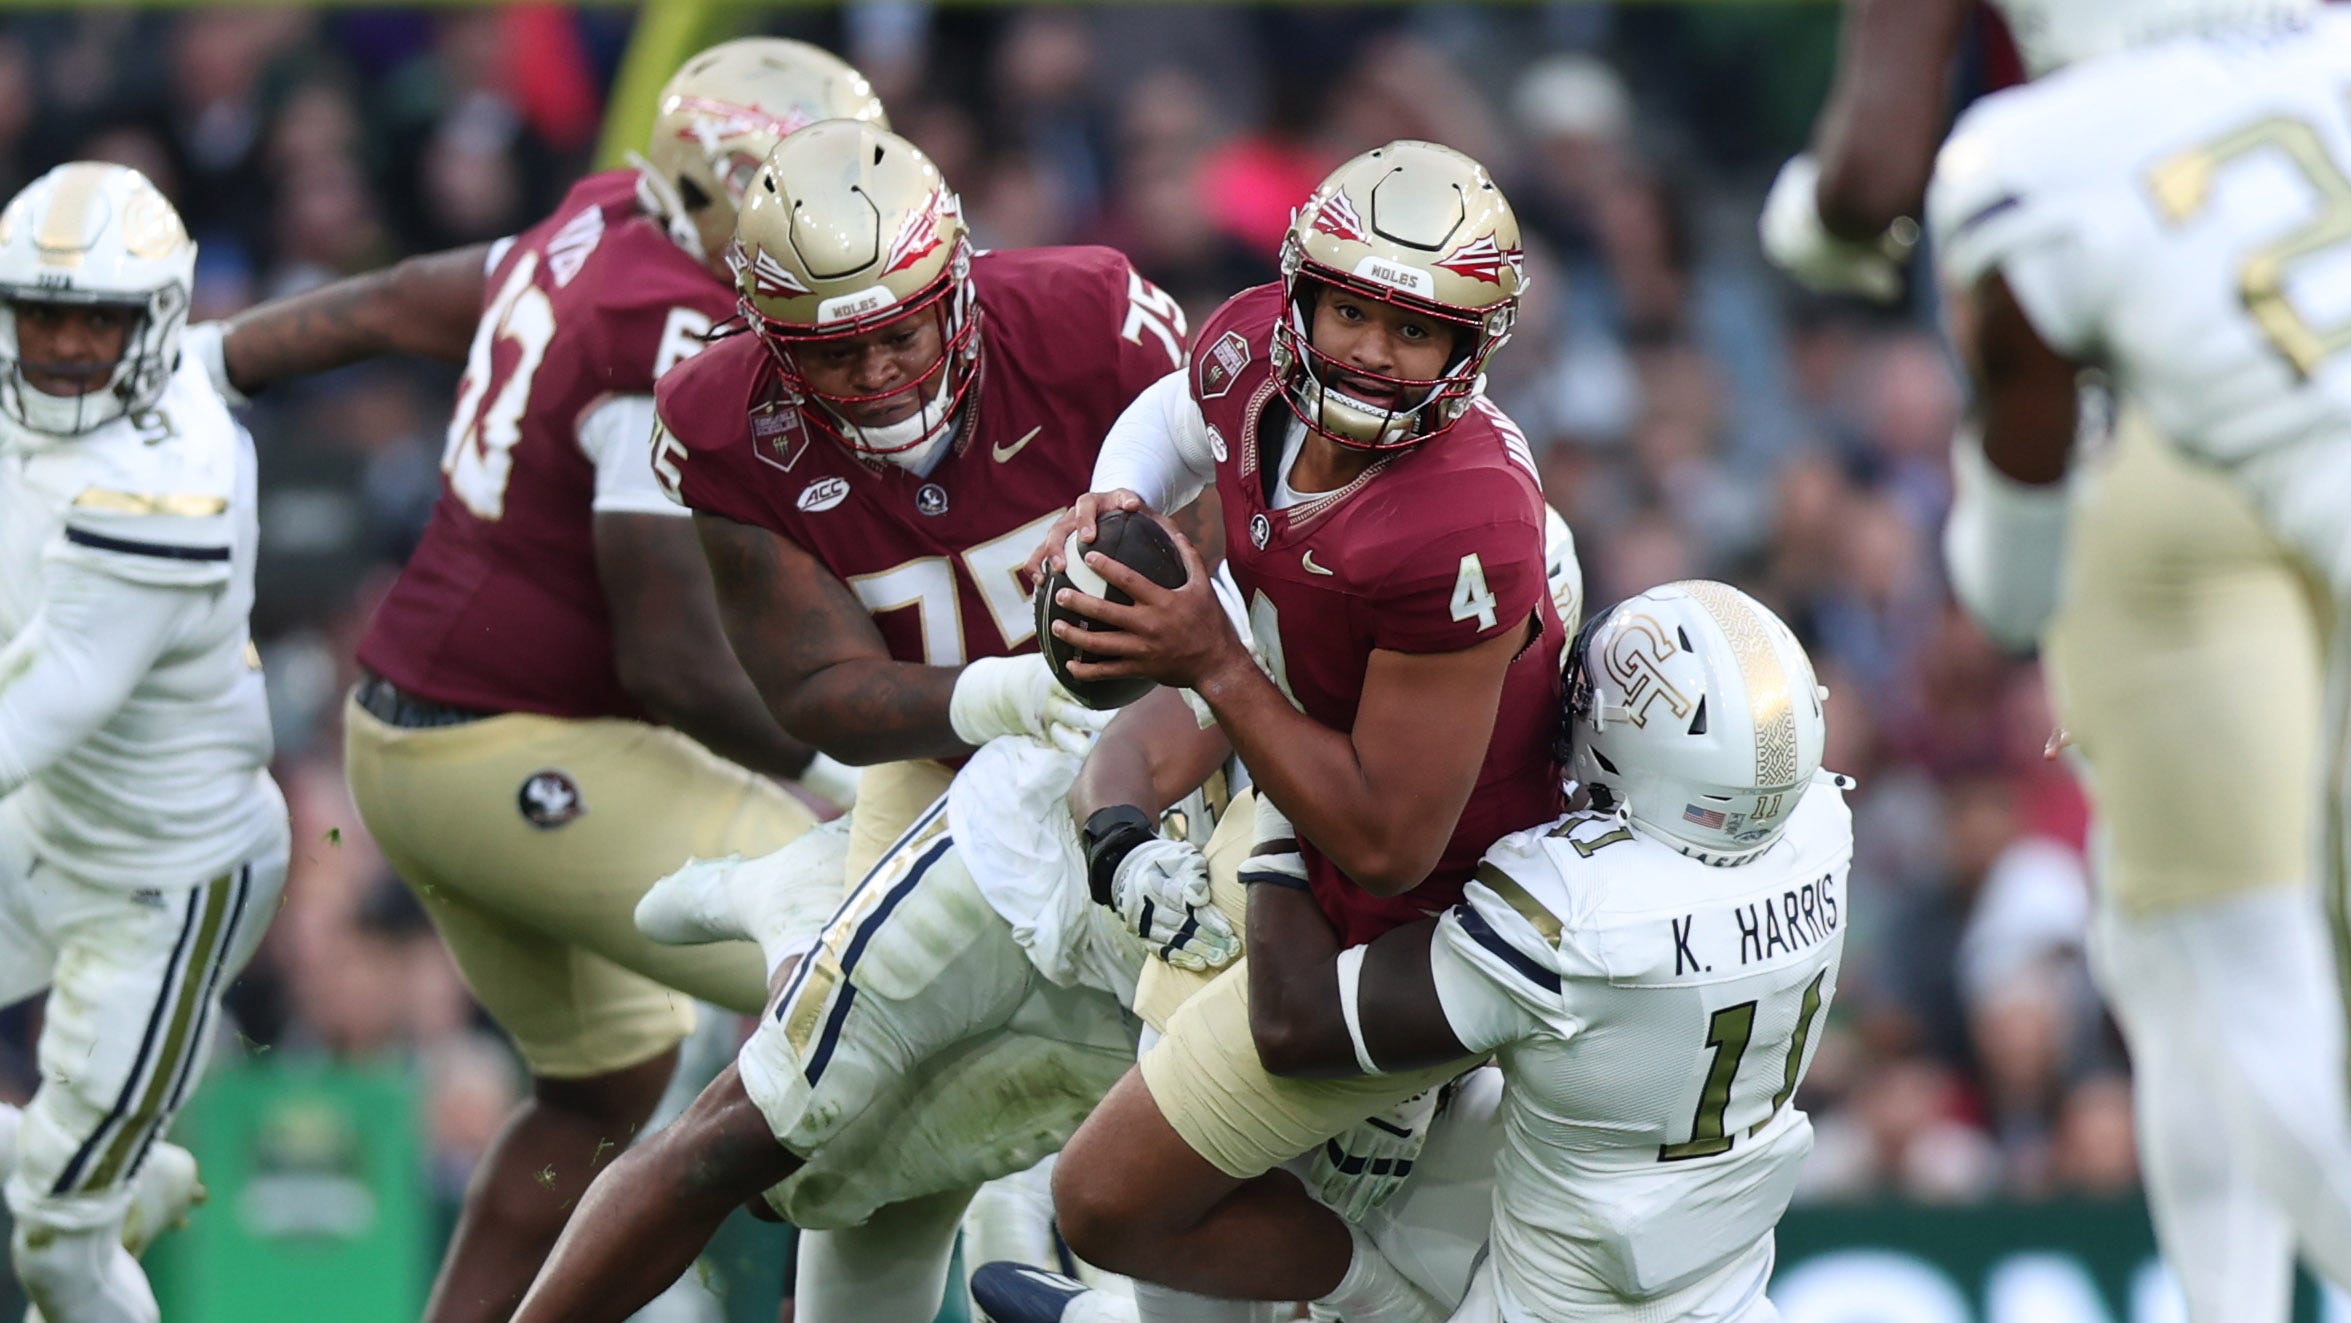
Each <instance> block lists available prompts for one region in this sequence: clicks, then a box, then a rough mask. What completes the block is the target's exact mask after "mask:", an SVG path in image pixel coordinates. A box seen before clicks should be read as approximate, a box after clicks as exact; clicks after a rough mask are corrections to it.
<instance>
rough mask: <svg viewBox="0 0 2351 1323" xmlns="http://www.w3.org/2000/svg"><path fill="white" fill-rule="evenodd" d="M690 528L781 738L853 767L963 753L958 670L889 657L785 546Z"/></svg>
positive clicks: (815, 571)
mask: <svg viewBox="0 0 2351 1323" xmlns="http://www.w3.org/2000/svg"><path fill="white" fill-rule="evenodd" d="M694 530H695V532H696V533H697V534H699V535H700V537H701V542H702V554H703V556H704V557H705V558H706V559H707V560H708V561H709V564H710V571H711V580H712V582H713V584H714V585H715V586H716V588H717V592H718V618H719V621H720V623H721V624H722V625H724V626H725V632H726V637H727V641H728V642H729V643H731V644H733V645H734V652H735V657H736V659H737V660H739V661H740V662H741V663H742V665H743V669H744V671H745V672H746V673H748V674H749V676H750V677H751V683H752V684H753V685H754V686H755V687H756V688H757V689H758V691H759V696H760V698H761V699H762V700H763V701H764V702H765V703H766V705H767V710H768V711H769V712H770V713H772V714H773V715H774V717H775V719H776V721H777V723H778V724H779V725H781V726H782V727H783V728H784V730H786V731H788V732H790V733H791V734H792V735H794V736H796V737H798V738H800V739H803V740H806V741H807V742H809V743H810V744H813V745H815V746H816V747H817V748H819V749H822V750H824V751H825V752H826V753H828V754H830V755H832V756H833V757H835V758H838V759H840V760H841V761H842V762H845V763H848V764H850V765H851V766H856V767H863V766H867V765H869V764H872V763H881V762H890V761H893V760H896V759H903V758H947V757H955V756H958V755H961V754H965V753H969V752H970V751H971V747H972V746H971V745H970V744H968V743H966V742H964V741H963V740H961V739H959V738H957V736H956V734H955V729H954V726H953V725H952V723H951V721H950V718H949V716H948V709H949V706H950V704H951V702H952V700H953V698H954V694H955V681H956V679H957V677H958V676H959V675H960V674H961V671H959V670H958V669H957V668H954V667H949V666H924V665H921V664H919V663H915V662H901V661H897V660H894V659H893V658H892V657H891V656H890V652H889V646H888V645H887V644H886V643H884V642H883V640H882V636H881V631H879V630H877V629H875V628H874V623H873V618H872V617H871V616H869V615H867V614H866V610H865V607H864V605H863V604H862V603H860V602H859V601H858V600H857V598H856V596H855V595H854V594H852V593H851V592H850V591H849V590H848V588H846V587H845V586H843V585H842V583H841V581H840V580H839V579H837V578H835V577H834V576H833V573H832V571H830V570H828V569H826V568H825V567H824V565H823V564H822V563H821V562H819V561H818V560H817V559H816V558H815V557H814V556H811V555H809V554H808V553H807V552H806V551H803V550H801V549H800V548H799V547H796V546H794V545H793V544H792V543H791V542H790V541H789V540H788V539H785V538H782V537H779V536H777V535H776V534H774V533H771V532H769V531H768V530H766V529H763V528H753V527H751V526H749V525H747V524H739V523H736V522H735V521H734V520H731V519H727V518H725V517H723V516H719V515H711V514H696V515H695V516H694ZM1038 665H1039V667H1040V669H1041V668H1042V665H1043V663H1042V662H1039V663H1038Z"/></svg>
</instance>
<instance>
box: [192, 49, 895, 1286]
mask: <svg viewBox="0 0 2351 1323" xmlns="http://www.w3.org/2000/svg"><path fill="white" fill-rule="evenodd" d="M842 116H852V117H858V118H863V119H870V120H877V121H878V120H879V119H881V118H882V108H881V105H880V103H879V102H878V101H876V100H875V98H874V96H873V92H872V90H871V88H870V87H869V86H868V85H867V84H866V81H865V79H864V78H863V77H862V76H860V75H859V74H858V73H857V72H856V71H855V70H854V69H851V68H850V67H849V66H847V65H846V64H843V63H842V62H840V61H839V60H837V59H835V58H833V57H832V56H830V55H828V54H826V53H824V52H822V51H819V50H816V49H815V48H813V47H809V46H804V45H801V44H799V43H797V42H789V41H778V40H769V39H764V38H762V39H751V40H744V41H735V42H728V43H726V44H724V45H721V46H717V47H714V48H712V49H710V50H707V51H704V52H702V53H700V54H698V55H696V56H695V57H693V58H692V59H691V60H689V61H687V62H686V64H685V66H684V67H683V68H682V69H681V70H680V71H679V72H678V73H677V75H676V76H675V77H673V78H672V79H671V80H670V82H669V84H668V86H667V87H665V88H664V89H663V91H662V94H661V102H660V115H659V118H658V119H657V121H656V123H655V125H654V130H653V137H652V142H651V144H650V145H649V147H648V149H647V153H646V157H645V158H644V159H643V160H641V161H639V162H638V166H637V169H635V170H633V171H612V172H609V173H605V174H598V175H593V176H591V177H589V178H588V179H586V180H584V181H582V182H581V183H580V184H578V185H577V186H576V187H575V188H573V190H572V192H571V194H570V196H569V197H567V198H566V199H565V200H564V203H563V205H562V206H561V207H560V208H559V209H557V211H556V212H555V213H554V214H553V215H551V216H549V217H548V218H547V219H546V220H544V221H542V222H541V223H539V224H538V225H536V226H533V227H532V228H530V229H529V230H527V231H525V232H523V233H522V234H520V235H518V236H516V237H515V238H513V239H512V240H509V241H505V242H502V243H499V244H496V245H493V246H491V247H489V248H488V249H486V250H483V249H466V250H461V251H458V252H453V253H446V254H440V255H436V256H432V257H426V258H420V259H412V260H411V261H409V262H407V263H403V264H402V265H400V266H398V267H395V268H393V269H392V270H391V271H389V272H386V273H381V274H378V275H374V276H365V277H358V278H355V279H353V280H349V281H345V282H341V283H339V284H336V285H331V286H328V287H326V288H325V289H322V290H319V291H315V292H313V293H310V294H306V295H303V296H300V297H297V298H294V299H291V300H287V301H285V302H283V303H279V304H273V305H269V306H266V307H262V308H258V309H255V310H253V311H251V312H248V313H246V314H244V315H243V316H241V317H240V318H238V319H237V320H236V321H235V322H234V323H233V324H232V325H230V326H228V327H227V328H226V329H225V332H224V331H223V329H222V328H219V327H214V328H212V329H211V330H210V331H209V332H207V333H206V335H205V336H204V337H202V339H201V341H200V343H198V344H197V345H196V348H197V350H198V352H199V354H200V355H202V356H204V357H207V358H209V359H210V361H211V363H212V365H213V367H214V370H215V375H216V377H223V378H225V379H227V380H229V381H230V382H232V383H233V384H234V385H236V386H240V387H243V388H246V389H255V388H259V387H261V386H263V385H266V384H268V383H269V382H271V381H274V380H277V379H280V378H283V377H287V376H291V375H295V374H298V373H303V372H313V371H318V370H322V369H325V368H329V367H335V366H339V365H341V364H344V363H348V362H352V361H355V360H357V359H360V358H364V357H367V356H370V355H373V354H377V353H383V352H389V351H394V350H408V351H414V352H423V353H428V354H434V355H437V356H444V357H457V358H461V359H464V360H465V361H466V375H465V378H464V381H463V384H462V386H461V390H460V395H459V399H458V403H457V408H456V412H455V415H454V416H453V417H452V419H451V421H450V424H449V444H448V450H447V452H446V454H445V455H444V457H443V462H442V467H443V470H444V473H445V477H446V481H445V483H444V486H443V489H442V492H441V497H440V501H439V504H438V505H437V506H435V508H434V511H433V516H432V521H431V523H430V525H429V526H428V527H427V529H426V530H425V535H424V540H423V542H422V543H421V544H420V545H419V546H418V548H417V550H416V552H415V554H414V555H413V556H412V557H411V558H410V560H409V563H408V567H407V569H406V570H405V571H404V572H403V573H402V575H401V576H400V580H399V582H398V583H397V584H396V585H394V587H393V589H392V591H391V594H390V595H389V596H388V597H387V598H386V599H385V601H384V604H383V606H382V608H381V609H380V610H379V611H378V613H377V615H376V618H375V621H374V624H373V626H372V627H371V628H370V630H369V632H368V634H367V637H366V638H365V639H364V640H363V641H362V643H361V644H360V648H359V661H360V664H361V667H362V668H363V671H364V678H363V680H362V682H361V684H360V686H359V689H358V691H357V693H356V694H355V695H354V697H353V700H352V702H351V703H350V705H349V706H348V707H347V709H346V711H345V739H346V746H345V753H346V758H347V760H348V765H349V772H350V778H351V789H352V795H353V798H354V799H355V800H356V802H357V804H358V806H359V811H360V814H361V817H362V818H363V819H364V820H365V821H366V823H367V826H368V829H369V831H370V832H371V833H372V834H373V835H374V837H375V839H376V841H377V842H378V843H379V844H380V845H381V846H382V848H383V851H384V854H385V857H386V858H387V859H388V860H389V861H390V862H391V864H392V866H393V867H394V868H395V869H396V870H397V871H398V872H399V873H400V875H401V876H402V877H403V878H404V879H406V880H407V882H408V883H409V885H410V886H411V887H413V888H414V889H415V890H416V892H417V894H418V896H419V897H420V899H421V900H422V903H423V904H424V906H425V908H426V910H427V912H429V913H430V914H431V915H432V918H433V921H434V923H435V925H436V926H438V927H439V928H440V930H441V932H442V935H443V936H444V937H445V938H446V940H447V941H448V943H449V946H450V950H451V951H452V953H453V954H454V955H455V956H456V958H457V962H458V965H459V967H460V968H461V969H462V970H463V971H464V973H465V977H466V980H467V982H468V983H469V984H470V985H471V986H472V988H473V990H474V993H475V995H476V996H477V997H478V998H479V999H480V1000H481V1002H482V1004H483V1005H484V1006H485V1007H487V1008H488V1009H489V1011H490V1013H491V1015H492V1016H493V1017H495V1018H496V1019H497V1020H498V1022H499V1024H500V1025H502V1026H503V1027H504V1028H505V1029H506V1030H507V1032H508V1033H510V1034H512V1035H513V1037H514V1039H515V1042H516V1044H517V1045H518V1047H519V1048H520V1049H521V1051H522V1054H523V1057H524V1060H525V1061H526V1063H527V1064H528V1065H529V1067H530V1071H531V1076H532V1090H531V1097H530V1098H529V1100H527V1101H526V1102H524V1103H523V1104H522V1105H521V1106H520V1107H519V1108H518V1109H517V1110H516V1112H515V1114H514V1116H513V1118H512V1119H511V1120H510V1122H509V1123H508V1125H507V1127H506V1129H505V1131H504V1132H503V1133H502V1134H501V1135H500V1136H499V1138H498V1140H497V1142H496V1144H495V1145H494V1146H493V1147H492V1148H491V1150H490V1152H489V1154H488V1155H487V1156H486V1157H485V1159H484V1161H483V1163H482V1167H481V1169H480V1171H479V1172H478V1173H477V1175H476V1178H475V1180H474V1184H473V1187H472V1189H471V1191H470V1192H469V1194H468V1198H467V1200H466V1206H465V1211H464V1215H463V1217H462V1219H461V1220H460V1222H459V1224H458V1230H457V1234H456V1238H455V1240H454V1241H453V1243H452V1244H451V1245H450V1248H449V1252H448V1257H447V1259H446V1260H445V1261H444V1263H443V1265H442V1269H441V1275H440V1279H439V1281H438V1282H437V1283H436V1285H435V1287H434V1290H433V1296H432V1300H431V1303H430V1305H429V1306H428V1311H427V1317H428V1318H431V1319H436V1320H454V1319H501V1320H502V1319H504V1318H506V1317H507V1315H508V1314H509V1313H510V1312H511V1311H512V1310H513V1308H514V1305H515V1303H516V1301H518V1300H519V1299H520V1298H521V1296H522V1292H523V1289H524V1287H526V1286H527V1285H528V1284H529V1282H530V1279H531V1275H532V1273H533V1272H534V1271H536V1269H537V1266H538V1263H539V1260H540V1259H541V1258H542V1257H544V1255H545V1254H546V1252H547V1249H548V1247H549V1246H551V1245H552V1244H553V1243H554V1241H555V1237H556V1235H557V1233H558V1232H560V1231H561V1230H562V1227H563V1222H564V1219H565V1217H566V1216H567V1214H568V1211H569V1209H570V1208H571V1207H572V1206H573V1205H574V1204H575V1203H576V1202H577V1201H578V1199H579V1195H580V1192H581V1191H582V1190H584V1189H585V1188H586V1187H587V1184H588V1181H589V1178H590V1177H591V1176H592V1175H593V1173H594V1171H595V1169H596V1167H597V1166H598V1165H599V1163H600V1162H601V1161H603V1160H605V1159H606V1158H607V1157H608V1156H609V1154H611V1153H612V1152H615V1151H617V1150H618V1149H619V1148H620V1147H621V1146H623V1145H625V1144H626V1143H627V1142H628V1140H629V1137H630V1136H631V1135H632V1134H633V1133H634V1131H635V1130H636V1129H637V1127H639V1126H640V1125H642V1124H643V1123H644V1120H645V1117H646V1115H647V1114H648V1113H649V1112H650V1111H651V1109H652V1107H653V1105H654V1103H655V1101H656V1100H657V1099H658V1097H659V1096H660V1094H661V1092H662V1090H663V1088H664V1087H665V1086H666V1085H667V1083H668V1081H669V1078H670V1075H671V1071H672V1068H673V1066H674V1064H675V1061H676V1055H677V1053H676V1049H677V1044H678V1042H679V1041H680V1039H682V1038H683V1037H684V1035H685V1034H686V1032H687V1031H688V1030H689V1029H690V1028H691V1027H692V1025H693V1019H694V1011H693V1005H692V999H693V998H696V997H699V998H703V999H706V1000H710V1001H714V1002H717V1003H719V1004H721V1005H724V1006H728V1007H731V1008H733V1009H735V1010H738V1011H742V1012H752V1011H756V1010H757V1009H758V1008H759V1006H760V1004H761V1003H762V1002H763V1001H764V1000H765V981H764V977H763V971H762V969H761V966H760V961H759V955H758V952H757V951H756V950H755V949H754V948H753V947H752V946H751V945H750V944H748V943H735V944H730V945H727V946H723V947H710V948H705V949H704V950H701V951H693V952H686V951H680V950H678V949H676V948H673V947H665V946H660V945H656V944H655V943H653V942H650V941H648V940H647V939H645V938H644V937H642V936H641V935H640V934H639V933H638V932H637V930H636V927H635V925H634V923H633V922H632V918H631V916H632V912H633V910H634V909H635V906H636V902H637V899H638V898H639V897H640V896H641V895H643V894H644V892H645V890H646V888H647V887H648V886H650V885H651V884H652V882H653V880H654V879H655V878H657V877H659V876H660V875H661V874H663V873H665V872H667V871H669V870H670V869H672V868H675V867H676V866H677V865H678V864H679V863H680V862H682V861H683V860H684V859H685V858H687V857H688V856H692V855H714V854H718V855H723V854H726V853H728V852H729V851H742V852H744V853H749V854H757V853H764V852H765V851H767V850H771V849H774V848H776V847H778V846H780V845H782V844H784V843H785V842H786V841H788V840H791V839H792V838H793V837H795V836H797V835H799V834H800V833H801V832H802V831H804V830H805V829H806V828H807V827H808V826H809V825H810V824H811V823H813V822H814V821H815V817H814V815H813V814H812V813H811V811H810V810H809V808H808V807H807V806H805V805H803V804H802V803H801V802H799V801H798V800H797V799H795V798H794V797H793V796H792V795H791V794H790V793H788V792H787V791H786V789H785V788H784V787H783V786H782V785H780V784H779V782H778V778H789V777H795V776H799V775H802V774H803V773H804V772H805V771H806V770H807V769H808V767H809V765H810V750H809V748H808V747H807V746H806V745H805V744H802V743H800V742H798V741H796V740H794V739H792V738H791V737H790V736H788V735H786V734H785V733H784V731H783V729H782V728H781V727H779V726H778V725H777V724H776V722H775V720H774V719H773V718H772V717H770V716H769V715H768V712H767V709H766V707H765V705H764V704H762V703H761V702H760V700H759V695H758V694H757V692H756V691H755V690H753V688H752V686H751V682H750V681H749V679H748V678H746V676H745V675H744V673H743V671H742V669H741V667H740V666H739V665H738V664H736V663H735V661H734V659H733V657H732V656H731V654H730V653H729V652H728V650H727V647H726V644H725V639H724V635H723V634H722V633H721V631H720V627H719V623H718V618H717V610H716V607H715V605H714V604H713V601H712V597H711V590H710V587H709V572H708V570H707V569H706V568H705V567H704V564H703V561H702V556H701V551H700V548H699V546H698V544H697V542H696V539H695V537H694V534H693V528H692V525H691V524H690V523H689V522H688V521H687V520H686V519H685V518H683V517H682V512H681V511H679V510H678V508H677V507H676V505H675V504H674V503H672V502H671V501H670V500H669V499H668V498H667V497H666V496H664V495H663V493H662V491H661V490H660V488H659V487H658V486H657V485H656V484H655V482H654V480H653V473H652V468H651V464H650V462H649V457H648V449H647V447H648V439H649V438H650V437H651V435H652V433H653V383H654V380H655V379H656V378H657V377H659V376H661V375H662V374H663V373H664V372H665V371H667V370H668V369H670V368H671V367H673V366H674V365H675V364H677V363H679V362H681V361H683V360H685V359H687V358H689V357H690V356H692V355H693V354H694V353H695V352H696V351H698V350H699V349H701V347H702V346H703V344H704V333H705V332H707V331H708V330H709V329H710V328H711V327H712V325H714V324H715V323H717V322H719V321H723V320H724V319H726V318H727V317H728V316H730V315H731V314H732V312H733V309H734V296H733V294H732V292H731V291H730V289H729V287H728V283H727V272H726V267H725V264H724V260H723V254H724V246H725V243H726V241H727V239H728V238H729V237H730V236H731V234H732V232H733V224H734V213H735V210H736V208H737V207H738V206H739V205H740V202H741V199H742V194H743V188H744V186H745V184H746V183H747V182H748V181H749V179H750V177H751V174H752V172H753V171H754V170H755V169H756V168H757V166H758V163H759V162H761V161H762V160H764V159H766V155H767V153H768V151H769V150H770V149H771V148H773V147H774V145H775V144H776V142H778V141H779V140H781V139H782V137H783V136H784V135H785V134H787V133H789V132H791V131H792V130H793V129H795V128H798V127H799V126H801V125H803V124H806V123H809V122H811V121H814V120H820V119H831V118H837V117H842ZM469 340H470V348H469V347H468V346H469Z"/></svg>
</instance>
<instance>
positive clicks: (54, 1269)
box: [8, 1221, 163, 1323]
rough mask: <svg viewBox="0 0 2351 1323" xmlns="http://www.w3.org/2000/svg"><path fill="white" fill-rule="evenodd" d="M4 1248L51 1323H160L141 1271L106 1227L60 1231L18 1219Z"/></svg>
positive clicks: (152, 1293)
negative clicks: (13, 1233)
mask: <svg viewBox="0 0 2351 1323" xmlns="http://www.w3.org/2000/svg"><path fill="white" fill-rule="evenodd" d="M8 1249H9V1257H10V1258H11V1260H13V1262H14V1264H15V1266H16V1277H17V1281H18V1282H19V1283H21V1284H22V1285H23V1287H24V1291H25V1294H26V1295H27V1296H29V1297H30V1298H31V1300H32V1303H33V1306H34V1307H35V1308H36V1309H38V1310H39V1311H40V1312H41V1314H42V1316H43V1317H44V1318H46V1319H49V1320H52V1321H53V1323H161V1320H162V1317H163V1314H162V1311H161V1310H160V1309H159V1308H158V1307H157V1306H156V1304H155V1293H154V1291H152V1290H151V1289H149V1287H148V1285H147V1275H146V1274H145V1273H143V1272H141V1271H139V1264H138V1261H137V1260H135V1259H133V1258H132V1257H131V1256H130V1252H129V1251H127V1250H125V1249H124V1248H123V1247H122V1241H121V1238H120V1233H119V1232H118V1231H116V1230H115V1229H113V1228H111V1227H108V1228H101V1229H98V1230H65V1229H62V1228H59V1227H56V1226H51V1225H45V1224H40V1223H33V1222H23V1221H20V1222H18V1223H17V1226H16V1233H15V1235H14V1236H13V1237H12V1238H11V1239H10V1241H9V1246H8Z"/></svg>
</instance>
